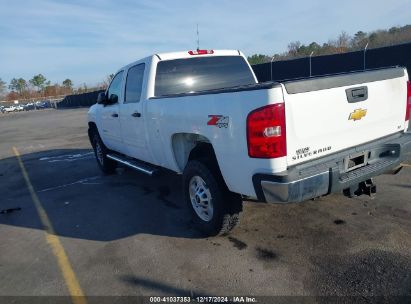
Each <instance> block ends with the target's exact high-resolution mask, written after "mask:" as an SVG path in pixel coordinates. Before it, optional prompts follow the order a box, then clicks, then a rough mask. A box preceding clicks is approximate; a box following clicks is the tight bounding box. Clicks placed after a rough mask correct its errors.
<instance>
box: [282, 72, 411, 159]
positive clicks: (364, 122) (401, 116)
mask: <svg viewBox="0 0 411 304" xmlns="http://www.w3.org/2000/svg"><path fill="white" fill-rule="evenodd" d="M407 80H408V75H407V73H406V70H405V69H403V68H390V69H383V70H376V71H367V72H359V73H351V74H344V75H336V76H329V77H318V78H312V79H307V80H299V81H291V82H285V83H284V84H283V91H284V100H285V105H286V121H287V125H286V126H287V163H288V165H289V166H292V165H295V164H298V163H301V162H305V161H308V160H311V159H315V158H319V157H322V156H325V155H327V154H331V153H335V152H337V151H340V150H343V149H347V148H350V147H354V146H357V145H359V144H363V143H366V142H370V141H372V140H375V139H377V138H381V137H384V136H387V135H390V134H393V133H396V132H399V131H401V130H404V128H406V126H405V110H406V96H407V84H406V82H407Z"/></svg>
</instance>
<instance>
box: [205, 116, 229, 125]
mask: <svg viewBox="0 0 411 304" xmlns="http://www.w3.org/2000/svg"><path fill="white" fill-rule="evenodd" d="M208 118H209V121H208V122H207V125H208V126H217V127H219V128H228V123H229V122H230V118H229V117H228V116H223V115H208Z"/></svg>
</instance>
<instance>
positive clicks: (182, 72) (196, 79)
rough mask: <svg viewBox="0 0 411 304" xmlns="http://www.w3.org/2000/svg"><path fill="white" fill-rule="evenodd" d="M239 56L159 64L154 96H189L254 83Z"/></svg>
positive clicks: (172, 61) (246, 66) (189, 59)
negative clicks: (182, 94) (187, 94)
mask: <svg viewBox="0 0 411 304" xmlns="http://www.w3.org/2000/svg"><path fill="white" fill-rule="evenodd" d="M254 83H255V80H254V77H253V75H252V73H251V71H250V68H249V67H248V65H247V63H246V61H245V60H244V58H243V57H241V56H213V57H196V58H188V59H175V60H167V61H160V62H159V63H158V65H157V74H156V82H155V96H165V95H171V94H181V93H192V92H199V91H205V90H213V89H222V88H231V87H236V86H242V85H249V84H254Z"/></svg>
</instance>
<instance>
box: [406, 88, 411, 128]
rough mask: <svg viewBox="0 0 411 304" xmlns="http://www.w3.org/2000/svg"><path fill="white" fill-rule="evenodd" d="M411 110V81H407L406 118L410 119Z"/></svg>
mask: <svg viewBox="0 0 411 304" xmlns="http://www.w3.org/2000/svg"><path fill="white" fill-rule="evenodd" d="M410 112H411V83H410V82H409V81H407V111H406V112H405V120H410Z"/></svg>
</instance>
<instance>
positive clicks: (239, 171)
mask: <svg viewBox="0 0 411 304" xmlns="http://www.w3.org/2000/svg"><path fill="white" fill-rule="evenodd" d="M410 108H411V85H410V82H409V79H408V74H407V71H406V69H404V68H401V67H397V68H389V69H381V70H369V71H364V72H355V73H346V74H339V75H333V76H321V77H310V78H306V79H298V80H289V81H284V82H281V83H279V82H268V83H257V80H256V77H255V75H254V73H253V70H252V69H251V67H250V66H249V64H248V63H247V60H246V57H245V56H244V55H243V54H242V53H241V52H239V51H210V50H209V51H206V50H196V51H189V52H178V53H166V54H157V55H153V56H150V57H147V58H144V59H141V60H139V61H136V62H134V63H131V64H129V65H127V66H125V67H123V68H121V69H120V70H119V71H118V72H117V73H116V74H115V76H114V78H113V80H112V81H111V84H110V86H109V88H108V89H107V91H106V92H104V93H100V95H99V97H98V102H97V104H95V105H93V106H92V107H91V108H90V110H89V112H88V126H89V131H88V132H89V137H90V141H91V144H92V146H93V148H94V151H95V156H96V159H97V163H98V165H99V166H100V168H101V170H102V171H103V172H104V173H113V172H114V171H115V168H116V166H117V164H118V163H121V164H123V165H126V166H129V167H131V168H133V169H136V170H138V171H140V172H143V173H146V174H148V175H154V174H157V173H159V172H161V169H163V168H165V169H168V170H171V171H174V172H176V173H179V174H182V175H183V191H184V192H183V193H184V199H185V201H186V202H187V205H188V207H189V208H190V210H191V214H192V216H193V222H194V224H195V225H196V226H197V227H198V228H199V229H201V230H202V231H204V232H205V233H207V234H209V235H215V234H219V233H226V232H228V231H229V230H230V229H231V228H233V227H234V225H235V224H236V223H237V221H238V216H239V212H240V211H241V209H242V205H241V204H242V199H241V198H242V197H243V198H244V197H245V198H251V199H254V200H258V201H264V202H270V203H298V202H303V201H306V200H309V199H313V198H317V197H321V196H325V195H328V194H330V193H334V192H343V193H344V194H345V195H347V196H349V197H354V196H357V195H361V194H369V195H371V194H373V193H375V192H376V187H375V185H374V183H373V181H372V178H373V177H374V176H377V175H380V174H383V173H388V172H389V173H397V172H398V171H399V170H400V169H401V162H402V160H404V159H405V158H406V157H407V155H410V152H411V134H410V133H406V131H407V128H408V122H409V119H410Z"/></svg>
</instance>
